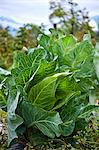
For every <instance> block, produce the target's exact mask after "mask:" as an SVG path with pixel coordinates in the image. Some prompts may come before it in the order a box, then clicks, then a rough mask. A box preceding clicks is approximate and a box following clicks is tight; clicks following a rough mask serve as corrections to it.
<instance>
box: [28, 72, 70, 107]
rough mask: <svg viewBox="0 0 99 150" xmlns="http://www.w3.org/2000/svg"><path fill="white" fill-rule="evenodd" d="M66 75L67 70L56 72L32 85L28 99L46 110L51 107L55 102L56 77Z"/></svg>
mask: <svg viewBox="0 0 99 150" xmlns="http://www.w3.org/2000/svg"><path fill="white" fill-rule="evenodd" d="M67 75H69V72H63V73H58V74H55V75H53V76H50V77H47V78H45V79H44V80H42V81H41V82H39V83H38V84H36V85H34V86H33V87H32V88H31V90H30V92H29V94H28V99H29V101H30V102H31V103H32V104H34V105H38V106H40V107H42V108H44V109H47V110H50V109H51V108H53V106H54V104H55V102H56V98H55V92H56V87H57V79H58V78H59V77H61V76H67Z"/></svg>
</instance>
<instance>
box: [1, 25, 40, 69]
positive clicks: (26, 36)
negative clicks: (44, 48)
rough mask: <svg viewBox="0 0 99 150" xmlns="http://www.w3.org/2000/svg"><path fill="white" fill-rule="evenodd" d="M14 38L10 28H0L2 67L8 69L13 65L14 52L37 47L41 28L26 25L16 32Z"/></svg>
mask: <svg viewBox="0 0 99 150" xmlns="http://www.w3.org/2000/svg"><path fill="white" fill-rule="evenodd" d="M16 32H17V33H16V35H15V36H12V35H11V33H10V32H9V27H7V28H3V27H0V67H3V68H5V69H8V68H10V67H11V65H12V63H13V52H14V51H16V50H22V49H23V47H25V48H24V50H26V48H30V47H36V46H37V36H38V34H39V33H40V27H38V26H36V25H33V24H26V25H24V26H23V27H20V28H19V29H18V30H17V31H16Z"/></svg>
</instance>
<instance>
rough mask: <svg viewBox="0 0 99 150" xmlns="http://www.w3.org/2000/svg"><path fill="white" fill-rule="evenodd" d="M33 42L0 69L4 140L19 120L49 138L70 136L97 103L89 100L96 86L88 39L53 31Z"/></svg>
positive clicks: (14, 133)
mask: <svg viewBox="0 0 99 150" xmlns="http://www.w3.org/2000/svg"><path fill="white" fill-rule="evenodd" d="M38 43H39V44H38V47H36V48H33V49H29V50H28V53H24V52H16V53H15V56H14V63H13V66H12V69H11V72H8V71H5V70H3V69H1V70H0V80H1V86H0V87H1V89H0V90H1V91H0V107H1V108H5V107H6V108H7V114H8V115H7V120H8V140H9V144H10V142H11V141H12V140H13V139H15V138H18V130H19V129H20V128H21V127H22V125H25V127H26V128H27V130H29V129H32V130H33V132H34V130H36V131H37V132H39V133H41V135H42V134H43V135H44V136H47V137H49V138H55V137H59V136H69V135H71V134H72V133H73V131H74V130H75V126H76V123H79V122H80V123H81V120H85V122H86V121H87V117H88V116H89V115H90V113H91V112H92V111H93V110H94V109H96V108H97V107H96V106H95V104H93V105H92V104H91V102H90V99H91V98H90V95H91V93H92V92H94V93H95V92H97V91H98V85H99V82H98V78H99V77H98V74H99V71H98V66H97V64H96V63H97V61H98V57H96V55H95V48H94V47H93V46H92V44H91V42H90V41H88V39H84V40H83V41H81V42H77V40H76V38H75V37H74V36H72V35H69V36H62V35H61V36H60V35H56V34H53V33H52V34H50V35H44V34H42V35H41V36H40V37H39V41H38ZM82 122H83V121H82Z"/></svg>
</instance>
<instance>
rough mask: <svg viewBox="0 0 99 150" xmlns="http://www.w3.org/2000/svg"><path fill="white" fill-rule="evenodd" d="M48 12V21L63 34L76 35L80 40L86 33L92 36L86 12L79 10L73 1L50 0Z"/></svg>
mask: <svg viewBox="0 0 99 150" xmlns="http://www.w3.org/2000/svg"><path fill="white" fill-rule="evenodd" d="M50 10H51V14H50V15H49V20H50V22H51V23H52V24H53V26H54V28H59V29H60V30H62V31H63V32H64V33H65V34H73V35H76V36H77V38H78V39H80V40H81V38H83V35H84V34H85V33H88V31H90V33H91V34H92V35H93V31H92V27H91V26H90V24H89V22H90V18H89V15H88V11H87V10H86V8H84V9H82V10H81V9H79V7H78V4H77V3H75V2H74V1H73V0H60V1H55V0H51V1H50Z"/></svg>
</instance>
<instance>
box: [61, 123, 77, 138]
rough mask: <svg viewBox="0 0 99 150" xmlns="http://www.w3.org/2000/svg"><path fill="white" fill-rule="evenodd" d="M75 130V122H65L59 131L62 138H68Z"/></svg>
mask: <svg viewBox="0 0 99 150" xmlns="http://www.w3.org/2000/svg"><path fill="white" fill-rule="evenodd" d="M74 128H75V121H73V120H71V121H66V122H64V123H62V124H61V125H60V131H61V134H62V135H63V136H69V135H70V134H72V132H73V131H74Z"/></svg>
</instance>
